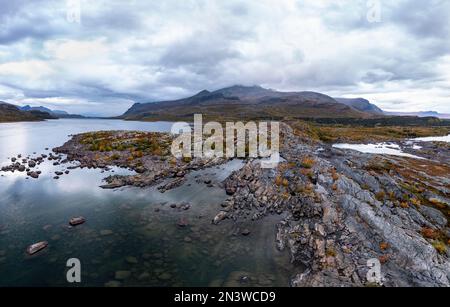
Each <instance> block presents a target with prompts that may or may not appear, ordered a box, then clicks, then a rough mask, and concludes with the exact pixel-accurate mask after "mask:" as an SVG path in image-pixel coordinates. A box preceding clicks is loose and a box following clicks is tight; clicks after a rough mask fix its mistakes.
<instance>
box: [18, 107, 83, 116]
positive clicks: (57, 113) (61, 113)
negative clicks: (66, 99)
mask: <svg viewBox="0 0 450 307" xmlns="http://www.w3.org/2000/svg"><path fill="white" fill-rule="evenodd" d="M20 110H22V111H40V112H44V113H48V114H50V115H53V116H55V117H57V118H83V116H82V115H76V114H69V113H67V112H66V111H61V110H51V109H49V108H46V107H43V106H40V107H31V106H29V105H26V106H23V107H20Z"/></svg>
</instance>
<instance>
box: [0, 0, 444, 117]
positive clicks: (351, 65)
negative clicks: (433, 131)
mask: <svg viewBox="0 0 450 307" xmlns="http://www.w3.org/2000/svg"><path fill="white" fill-rule="evenodd" d="M268 3H269V2H265V1H258V2H256V1H255V2H249V1H245V2H244V1H239V0H230V1H201V0H197V1H173V0H166V1H100V0H99V1H95V2H93V1H92V2H91V1H83V2H82V23H81V24H80V25H72V24H69V23H68V22H67V21H66V20H65V11H64V10H65V1H56V0H51V1H45V0H38V1H22V0H19V1H6V0H0V7H1V8H2V9H1V11H0V21H1V23H0V47H1V48H0V55H2V56H3V57H2V60H1V61H0V65H1V64H2V63H8V62H11V63H14V62H20V61H32V60H39V61H42V62H44V63H46V64H48V66H49V67H50V70H51V73H49V74H48V75H45V76H42V77H35V76H34V74H33V75H32V76H28V75H26V74H27V72H23V74H24V75H20V76H9V75H2V74H1V71H0V89H1V85H4V86H8V87H10V88H13V89H15V92H17V93H21V94H23V95H24V96H25V97H26V98H29V99H33V98H36V99H45V98H58V97H71V98H73V99H76V98H79V99H80V101H83V103H82V104H80V106H78V107H77V108H80V110H81V109H82V108H85V111H86V112H88V111H89V108H88V106H89V104H92V108H96V110H101V108H100V107H98V104H100V105H101V104H105V105H109V104H112V105H114V108H112V109H114V110H119V109H120V108H124V107H125V104H126V103H129V102H130V101H131V100H133V101H140V102H143V101H154V100H162V99H174V98H178V97H182V96H186V95H189V94H193V93H195V92H197V91H200V90H202V89H217V88H220V87H223V86H229V85H233V84H235V83H241V84H261V85H265V86H267V87H272V88H275V89H287V90H316V91H322V92H325V93H333V95H334V96H339V95H341V94H355V95H359V94H361V95H363V94H365V93H369V94H370V93H373V92H376V91H378V92H379V93H384V91H387V90H386V87H389V86H391V87H393V86H397V87H398V89H397V91H407V90H408V87H411V88H412V89H423V90H424V91H425V90H426V89H428V88H430V87H438V88H439V91H437V93H438V94H439V95H441V96H442V95H445V93H447V94H448V83H449V82H450V80H448V75H445V73H443V72H442V69H440V67H442V65H445V63H446V62H445V61H446V60H445V57H446V56H448V55H449V54H450V30H449V19H450V2H448V1H444V0H431V1H412V0H397V1H389V2H388V1H384V0H382V7H381V8H382V22H381V23H370V22H368V21H367V19H366V14H367V1H366V0H357V1H337V2H336V1H332V2H329V3H325V4H324V3H322V2H321V3H318V2H315V1H312V0H311V1H304V0H301V1H297V5H296V6H294V7H292V6H290V2H286V3H285V2H283V1H280V2H277V5H273V4H272V6H271V5H269V4H268ZM184 30H186V31H185V32H184ZM302 31H303V32H302ZM59 40H62V41H64V40H68V41H74V42H78V41H100V42H101V43H102V44H104V45H105V48H106V49H107V51H106V52H105V54H104V55H102V56H101V57H99V58H98V59H95V60H93V59H92V58H86V59H83V60H80V61H81V62H80V63H79V64H82V65H80V67H78V65H77V64H78V63H77V62H73V63H70V62H68V63H65V62H64V61H60V60H58V59H55V58H53V57H52V54H51V50H46V49H45V46H46V45H47V43H53V44H56V45H57V44H58V42H59ZM297 40H300V41H301V42H302V43H299V42H298V41H297ZM330 41H331V43H330ZM2 45H3V46H2ZM80 48H81V47H80ZM84 61H86V63H88V64H86V63H85V62H84ZM83 64H85V65H83ZM66 66H67V67H68V68H67V69H66ZM86 66H87V67H86ZM37 73H38V72H37ZM111 74H113V75H111ZM116 74H117V75H116ZM36 75H38V74H36ZM362 83H363V84H365V86H366V87H362V86H361V84H362ZM405 84H407V85H405ZM368 85H370V86H371V87H372V88H371V89H369V90H368V89H367V86H368ZM401 86H405V87H404V88H402V87H401ZM5 93H6V91H5ZM387 94H389V93H387ZM4 95H7V94H4ZM441 96H439V97H430V101H432V100H433V98H436V99H438V100H439V99H440V100H439V101H442V97H441ZM447 96H450V95H447ZM393 97H394V96H393ZM8 98H10V97H6V96H5V97H3V96H2V92H0V100H6V99H8ZM386 99H388V98H386ZM407 99H409V97H405V100H399V99H398V98H397V96H395V98H392V106H393V107H398V106H401V107H402V108H405V106H407V105H411V106H413V104H412V103H410V104H409V102H408V100H407ZM382 103H383V104H384V105H389V102H388V101H383V102H382ZM417 104H418V103H417V102H416V104H414V106H416V105H417ZM422 104H423V106H424V107H423V108H424V109H428V106H432V104H431V103H429V102H426V101H424V102H423V103H422ZM449 106H450V104H448V106H444V107H442V108H445V107H447V108H449ZM77 110H78V109H77ZM96 112H97V111H96ZM448 112H450V110H448Z"/></svg>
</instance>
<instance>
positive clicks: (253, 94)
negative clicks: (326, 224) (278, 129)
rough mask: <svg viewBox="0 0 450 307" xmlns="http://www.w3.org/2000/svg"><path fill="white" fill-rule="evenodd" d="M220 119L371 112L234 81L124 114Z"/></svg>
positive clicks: (139, 105) (358, 115)
mask: <svg viewBox="0 0 450 307" xmlns="http://www.w3.org/2000/svg"><path fill="white" fill-rule="evenodd" d="M195 113H199V114H203V115H204V116H205V117H208V118H222V119H241V118H242V119H262V118H264V119H283V118H311V117H312V118H317V117H326V118H327V117H330V118H331V117H348V118H366V117H371V116H373V115H374V114H371V113H368V112H364V111H360V110H358V109H356V108H354V107H352V106H348V105H346V104H343V103H340V102H338V101H336V100H335V99H334V98H332V97H330V96H328V95H325V94H322V93H317V92H311V91H302V92H280V91H275V90H271V89H266V88H263V87H260V86H243V85H234V86H231V87H226V88H222V89H219V90H215V91H212V92H210V91H208V90H202V91H200V92H198V93H197V94H195V95H193V96H190V97H186V98H182V99H177V100H168V101H157V102H149V103H135V104H133V106H132V107H131V108H129V109H128V110H127V111H126V112H125V113H124V114H123V115H121V116H119V118H122V119H128V120H177V119H180V120H181V119H183V120H185V119H192V118H193V114H195Z"/></svg>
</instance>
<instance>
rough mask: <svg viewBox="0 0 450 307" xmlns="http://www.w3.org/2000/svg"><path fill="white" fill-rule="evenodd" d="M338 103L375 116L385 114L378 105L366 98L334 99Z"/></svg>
mask: <svg viewBox="0 0 450 307" xmlns="http://www.w3.org/2000/svg"><path fill="white" fill-rule="evenodd" d="M334 99H335V100H336V101H337V102H340V103H343V104H345V105H347V106H350V107H352V108H355V109H356V110H359V111H362V112H367V113H370V114H373V115H383V114H384V112H383V110H381V109H380V108H379V107H377V106H376V105H374V104H372V103H370V102H369V101H368V100H367V99H364V98H334Z"/></svg>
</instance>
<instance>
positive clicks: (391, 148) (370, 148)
mask: <svg viewBox="0 0 450 307" xmlns="http://www.w3.org/2000/svg"><path fill="white" fill-rule="evenodd" d="M421 142H447V143H450V135H447V136H432V137H424V138H414V139H409V140H407V142H405V145H407V146H409V147H411V148H412V149H413V150H420V149H422V146H420V145H417V143H419V144H420V143H421ZM333 147H334V148H339V149H350V150H355V151H359V152H362V153H370V154H379V155H390V156H399V157H407V158H414V159H424V158H422V157H419V156H417V155H413V154H409V153H406V152H403V150H402V148H401V146H400V145H398V144H395V143H376V144H344V143H342V144H334V145H333Z"/></svg>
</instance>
